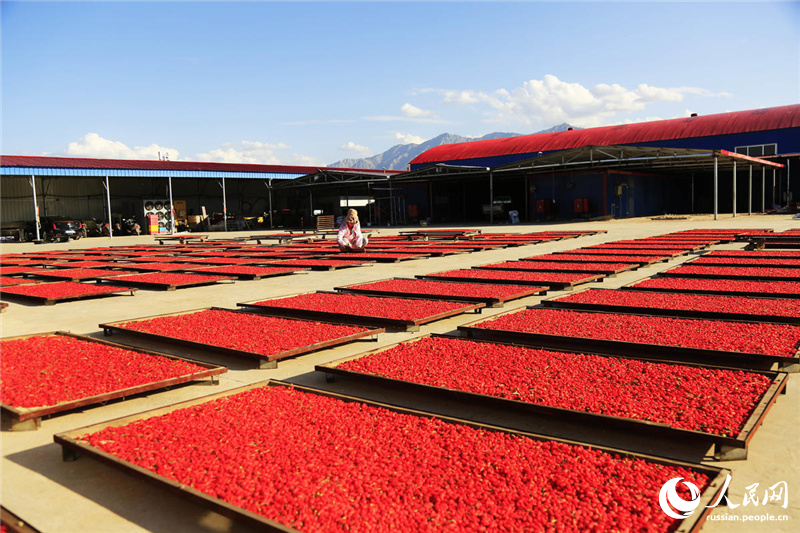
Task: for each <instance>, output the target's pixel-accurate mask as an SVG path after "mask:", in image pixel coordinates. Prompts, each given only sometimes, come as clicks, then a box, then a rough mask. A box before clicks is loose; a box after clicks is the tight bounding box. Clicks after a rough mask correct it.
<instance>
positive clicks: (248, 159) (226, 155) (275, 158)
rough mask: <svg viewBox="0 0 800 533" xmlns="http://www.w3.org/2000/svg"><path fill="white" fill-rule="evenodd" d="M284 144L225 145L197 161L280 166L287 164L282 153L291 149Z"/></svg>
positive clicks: (237, 143) (201, 155)
mask: <svg viewBox="0 0 800 533" xmlns="http://www.w3.org/2000/svg"><path fill="white" fill-rule="evenodd" d="M290 148H291V147H290V146H287V145H285V144H283V143H278V144H268V143H262V142H258V141H239V142H235V143H230V142H229V143H223V144H222V145H221V146H220V147H219V148H215V149H213V150H209V151H207V152H203V153H200V154H197V155H196V156H195V160H197V161H213V162H217V163H251V164H257V165H280V164H284V163H285V156H284V154H283V153H280V152H281V151H285V150H288V149H290Z"/></svg>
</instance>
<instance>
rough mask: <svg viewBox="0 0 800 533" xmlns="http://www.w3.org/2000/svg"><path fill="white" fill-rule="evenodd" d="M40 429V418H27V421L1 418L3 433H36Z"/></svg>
mask: <svg viewBox="0 0 800 533" xmlns="http://www.w3.org/2000/svg"><path fill="white" fill-rule="evenodd" d="M40 427H42V419H41V418H29V419H27V420H17V419H15V418H3V422H2V429H3V431H36V430H37V429H39V428H40Z"/></svg>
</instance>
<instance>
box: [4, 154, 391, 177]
mask: <svg viewBox="0 0 800 533" xmlns="http://www.w3.org/2000/svg"><path fill="white" fill-rule="evenodd" d="M0 165H1V166H4V167H39V168H97V169H104V168H108V169H122V170H185V171H190V170H205V171H211V172H277V173H288V174H313V173H315V172H317V171H318V170H340V171H342V170H343V171H348V172H367V173H373V174H374V173H378V172H383V171H379V170H371V169H354V168H333V167H324V166H319V167H307V166H292V165H252V164H246V163H207V162H201V161H158V160H155V161H154V160H142V159H94V158H87V157H44V156H26V155H4V156H0ZM397 172H399V171H396V170H387V171H386V173H392V174H396V173H397Z"/></svg>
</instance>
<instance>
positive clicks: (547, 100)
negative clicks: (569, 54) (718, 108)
mask: <svg viewBox="0 0 800 533" xmlns="http://www.w3.org/2000/svg"><path fill="white" fill-rule="evenodd" d="M441 94H442V95H443V100H442V101H443V102H444V103H446V104H454V105H464V104H467V105H475V104H480V103H483V104H485V105H486V106H488V110H487V112H488V113H487V114H488V117H489V121H491V122H505V123H514V122H518V123H522V124H525V125H528V126H530V125H533V124H554V123H559V122H569V123H571V124H575V125H578V126H582V127H592V126H600V125H602V124H604V123H608V121H609V119H610V118H612V117H615V116H616V115H618V114H623V113H633V112H639V111H642V110H644V109H645V107H646V106H647V105H649V104H653V103H656V102H682V101H683V99H684V96H685V95H687V94H691V95H697V96H708V97H724V96H728V94H727V93H718V94H714V93H711V92H710V91H708V90H706V89H703V88H700V87H675V88H667V87H654V86H652V85H648V84H646V83H642V84H639V85H638V86H637V87H636V88H635V89H628V88H626V87H623V86H622V85H619V84H617V83H614V84H605V83H602V84H598V85H595V86H594V87H591V88H588V87H584V86H583V85H581V84H579V83H568V82H565V81H562V80H560V79H558V78H557V77H556V76H553V75H551V74H548V75H546V76H544V78H543V79H541V80H528V81H526V82H525V83H523V84H522V86H520V87H516V88H513V89H511V90H507V89H502V88H501V89H498V90H496V91H494V92H492V93H486V92H479V91H470V90H458V91H453V90H450V91H441Z"/></svg>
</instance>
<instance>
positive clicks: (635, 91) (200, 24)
mask: <svg viewBox="0 0 800 533" xmlns="http://www.w3.org/2000/svg"><path fill="white" fill-rule="evenodd" d="M0 24H1V25H2V27H1V28H0V29H1V30H2V34H1V37H0V38H1V39H2V42H0V45H1V47H0V54H2V57H0V61H1V62H0V66H1V67H0V68H2V72H1V73H2V78H1V81H0V83H1V84H2V85H1V87H0V88H1V89H2V146H1V147H0V149H1V151H2V154H6V155H8V154H14V155H23V154H24V155H53V156H75V157H110V158H139V159H155V158H156V157H157V153H158V152H159V151H160V152H162V154H163V153H166V152H169V153H170V159H173V160H176V159H182V160H204V161H226V162H249V163H265V164H298V165H325V164H329V163H332V162H334V161H337V160H339V159H342V158H346V157H364V156H368V155H374V154H377V153H380V152H383V151H384V150H386V149H388V148H390V147H391V146H394V145H396V144H403V143H407V142H421V141H423V140H426V139H429V138H431V137H434V136H436V135H438V134H440V133H444V132H448V133H455V134H459V135H465V136H481V135H484V134H486V133H490V132H493V131H506V132H518V133H533V132H536V131H539V130H542V129H545V128H549V127H551V126H553V125H555V124H559V123H561V122H569V123H570V124H573V125H575V126H580V127H591V126H599V125H608V124H621V123H627V122H639V121H643V120H654V119H665V118H673V117H678V116H687V115H688V114H689V113H692V112H697V113H700V114H711V113H719V112H725V111H736V110H746V109H756V108H760V107H769V106H778V105H787V104H794V103H798V102H800V79H799V77H800V73H799V72H798V71H799V70H800V69H798V64H800V3H798V2H731V1H728V2H709V3H697V2H509V3H499V2H441V3H432V2H350V3H344V2H266V1H250V2H224V3H222V2H197V1H196V2H144V1H143V2H114V1H109V2H35V1H26V2H11V1H2V2H0Z"/></svg>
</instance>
